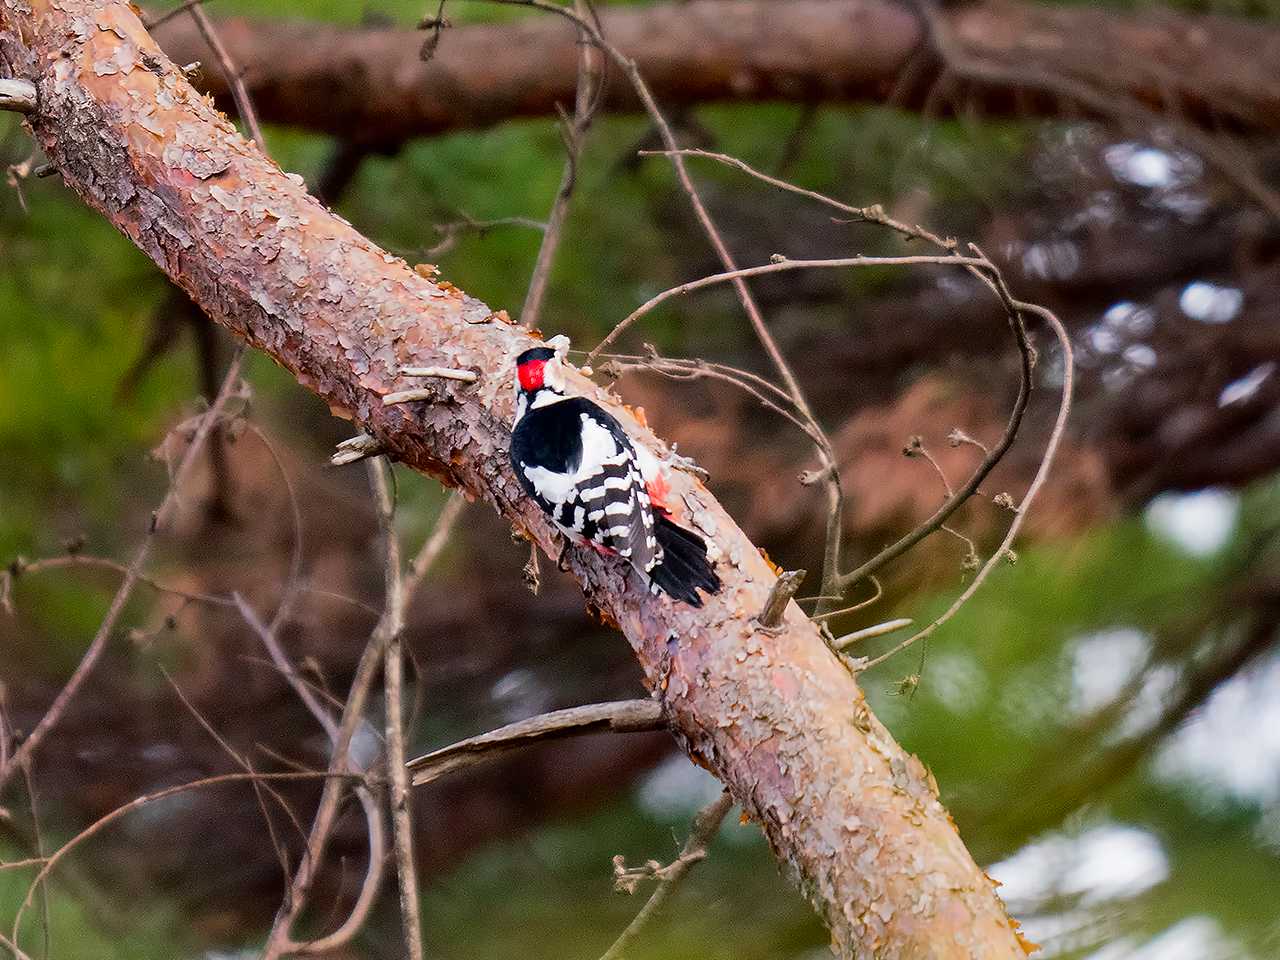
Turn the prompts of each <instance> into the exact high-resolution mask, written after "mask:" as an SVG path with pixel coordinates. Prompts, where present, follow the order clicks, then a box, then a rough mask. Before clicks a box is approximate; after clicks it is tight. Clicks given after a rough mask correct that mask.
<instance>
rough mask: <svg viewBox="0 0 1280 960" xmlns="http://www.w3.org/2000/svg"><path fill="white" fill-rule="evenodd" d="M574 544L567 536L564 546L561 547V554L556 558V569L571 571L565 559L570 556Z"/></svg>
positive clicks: (563, 571)
mask: <svg viewBox="0 0 1280 960" xmlns="http://www.w3.org/2000/svg"><path fill="white" fill-rule="evenodd" d="M572 546H573V544H572V543H570V542H569V538H568V537H565V538H564V546H563V547H561V548H560V556H559V557H557V558H556V569H557V570H559V571H560V572H561V573H568V572H569V566H568V564H567V563H565V559H566V558H567V557H568V556H569V549H570V548H571V547H572Z"/></svg>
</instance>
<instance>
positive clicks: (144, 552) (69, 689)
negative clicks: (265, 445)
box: [0, 347, 244, 792]
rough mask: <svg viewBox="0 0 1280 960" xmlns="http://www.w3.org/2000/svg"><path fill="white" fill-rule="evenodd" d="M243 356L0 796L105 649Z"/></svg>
mask: <svg viewBox="0 0 1280 960" xmlns="http://www.w3.org/2000/svg"><path fill="white" fill-rule="evenodd" d="M243 357H244V348H243V347H240V348H238V349H237V350H236V354H235V357H234V359H232V361H231V366H230V367H229V368H228V369H227V375H226V377H224V378H223V381H222V386H221V388H220V389H219V390H218V395H217V396H216V397H215V398H214V400H213V403H212V404H211V405H210V406H209V409H208V410H207V411H205V413H204V414H203V415H202V416H200V417H199V418H198V422H197V425H196V428H195V432H194V434H193V436H192V438H191V442H190V443H189V444H188V445H187V450H186V452H185V453H184V454H183V456H182V460H181V461H180V462H179V464H178V468H177V469H176V470H175V471H174V474H173V479H172V481H171V482H170V484H169V489H168V490H167V491H166V492H165V496H164V500H162V501H161V503H160V506H159V508H158V509H157V510H156V511H155V513H153V514H152V516H151V523H150V525H149V526H148V529H147V534H146V537H145V539H143V541H142V543H141V545H140V546H139V547H138V549H137V551H136V552H135V553H134V555H133V559H132V560H131V561H130V562H129V566H128V567H127V568H126V569H125V573H124V580H123V581H122V582H121V584H120V587H119V588H118V589H117V590H116V594H115V596H114V597H113V598H112V600H111V605H110V606H109V607H108V609H107V614H106V616H105V617H103V619H102V622H101V623H100V624H99V625H98V631H97V633H95V634H94V637H93V640H92V641H91V642H90V643H89V647H88V649H86V650H85V653H84V656H83V657H82V658H81V659H80V663H79V664H78V665H77V666H76V669H75V671H74V672H73V673H72V674H71V677H70V679H68V680H67V683H66V686H64V687H63V688H62V689H61V690H60V691H58V695H57V696H56V697H54V699H53V703H51V704H50V705H49V709H48V710H46V711H45V713H44V716H42V717H41V718H40V720H39V721H38V722H37V723H36V725H35V727H34V728H33V729H32V731H31V732H30V733H29V734H28V735H27V738H26V739H25V740H24V741H23V742H22V744H21V745H20V746H19V747H18V749H17V750H15V751H14V752H13V753H12V754H11V755H10V756H9V760H8V763H6V764H5V766H4V767H3V768H0V792H3V790H4V787H5V785H6V784H7V783H8V782H9V779H10V778H11V777H12V776H13V774H14V771H16V770H18V769H19V768H20V767H21V766H22V764H24V763H27V762H28V761H29V760H30V758H31V757H32V756H33V755H34V754H35V752H36V749H37V748H38V747H39V746H40V744H41V742H42V741H43V740H44V738H45V737H46V736H47V735H48V734H49V731H50V730H52V729H53V728H54V727H55V726H56V725H57V724H58V722H59V721H60V720H61V719H62V715H63V714H64V713H65V712H66V710H67V707H68V705H69V704H70V703H71V701H72V699H73V698H74V697H75V695H76V694H77V693H78V692H79V690H80V687H81V686H83V685H84V682H85V680H87V679H88V677H89V675H90V674H91V673H92V672H93V670H94V667H96V666H97V664H98V661H99V660H100V659H101V658H102V654H103V652H104V651H105V650H106V648H107V642H108V641H109V640H110V639H111V634H112V633H113V632H114V631H115V628H116V622H117V621H118V620H119V619H120V614H121V613H122V612H124V608H125V605H126V604H127V603H128V602H129V598H130V596H132V594H133V589H134V587H135V586H137V585H138V583H139V582H141V578H142V567H143V566H144V565H145V564H146V562H147V558H148V557H149V556H150V555H151V547H152V544H153V543H154V542H155V534H156V532H157V531H158V530H159V529H160V528H161V527H162V526H163V525H164V524H165V523H166V522H167V521H168V520H169V518H170V516H171V514H172V512H173V511H174V509H175V508H176V507H177V504H178V489H179V487H180V486H181V481H182V479H183V477H184V476H185V475H186V473H187V471H188V469H190V467H191V465H192V464H193V463H194V462H195V460H196V457H197V455H198V454H199V453H200V450H201V449H202V447H203V446H204V442H205V440H206V439H207V438H208V436H209V433H210V431H212V429H213V427H214V425H215V424H216V422H217V421H218V419H219V417H221V415H222V409H223V407H224V406H225V405H226V402H227V400H228V399H229V398H230V397H231V395H232V392H233V389H232V388H233V387H234V386H235V385H236V384H237V383H238V382H239V380H240V362H241V359H242V358H243Z"/></svg>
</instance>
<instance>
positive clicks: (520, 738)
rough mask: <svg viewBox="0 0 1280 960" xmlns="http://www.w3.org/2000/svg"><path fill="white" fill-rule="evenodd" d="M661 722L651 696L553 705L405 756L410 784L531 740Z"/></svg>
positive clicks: (656, 727)
mask: <svg viewBox="0 0 1280 960" xmlns="http://www.w3.org/2000/svg"><path fill="white" fill-rule="evenodd" d="M665 727H666V717H665V716H664V714H663V710H662V704H661V703H659V702H658V701H657V700H618V701H615V702H612V703H593V704H590V705H588V706H583V707H569V708H568V709H565V710H553V711H551V712H550V713H544V714H541V715H539V716H536V717H531V718H529V719H527V720H518V721H516V722H515V723H509V724H507V725H506V726H505V727H499V728H498V729H497V730H490V731H489V732H488V733H482V734H480V735H479V736H476V737H468V738H467V739H466V740H459V741H458V742H457V743H454V744H451V745H449V746H447V747H441V748H440V749H439V750H433V751H432V752H431V753H428V754H424V755H423V756H421V757H417V758H415V759H413V760H410V761H409V763H408V764H407V767H408V769H409V770H411V771H412V772H413V784H414V786H420V785H422V784H424V783H430V782H431V781H432V780H436V779H438V778H440V777H443V776H444V775H445V774H447V773H452V772H454V771H455V770H463V769H466V768H467V767H473V766H476V765H477V764H481V763H487V762H488V761H490V760H492V759H494V758H496V757H498V756H500V755H502V754H506V753H511V752H513V751H516V750H521V749H523V748H525V747H527V746H528V745H529V744H531V743H539V742H541V741H543V740H557V739H560V738H562V737H576V736H581V735H582V734H586V733H601V732H605V731H609V732H613V733H637V732H640V731H644V730H661V729H663V728H665Z"/></svg>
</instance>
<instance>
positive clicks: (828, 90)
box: [157, 0, 1280, 145]
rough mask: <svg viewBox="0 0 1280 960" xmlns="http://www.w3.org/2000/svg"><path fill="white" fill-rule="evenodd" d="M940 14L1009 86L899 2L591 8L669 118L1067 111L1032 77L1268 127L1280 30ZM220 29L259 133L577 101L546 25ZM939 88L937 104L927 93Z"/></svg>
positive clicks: (439, 127)
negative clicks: (955, 66) (766, 104)
mask: <svg viewBox="0 0 1280 960" xmlns="http://www.w3.org/2000/svg"><path fill="white" fill-rule="evenodd" d="M939 17H940V21H939V22H940V23H942V24H943V25H944V26H945V27H946V28H947V29H948V30H949V31H950V33H951V34H952V36H953V38H954V41H953V42H954V43H955V45H956V47H957V49H958V50H960V51H962V52H963V53H964V54H965V55H966V56H967V57H971V58H973V59H974V60H977V61H981V62H983V63H985V64H988V65H992V66H995V67H998V68H1000V69H1002V70H1013V71H1015V72H1016V73H1015V75H1013V76H1006V77H1003V78H1001V79H999V80H994V79H990V80H988V81H986V82H983V83H981V84H972V83H967V84H964V85H963V86H960V87H956V86H954V84H955V83H956V82H957V78H956V77H955V75H954V73H948V72H947V71H945V70H942V69H940V67H939V64H938V62H937V58H936V57H930V56H925V57H918V56H917V54H919V53H920V51H921V45H922V42H923V31H922V29H921V24H920V22H919V20H918V19H917V17H916V16H915V15H914V13H913V12H912V9H911V6H910V5H909V4H903V3H898V2H894V0H785V2H780V0H693V2H689V3H672V4H653V5H646V6H644V7H639V8H630V9H628V8H622V9H618V8H604V9H602V10H601V11H600V19H601V23H602V25H603V29H604V33H605V36H607V37H608V38H609V39H610V42H612V43H613V44H614V45H615V46H616V47H618V48H619V49H620V50H622V52H623V53H625V54H627V55H628V56H631V57H634V58H635V59H636V61H637V62H638V64H639V66H640V69H641V71H642V72H643V73H644V75H645V78H646V80H647V81H648V82H649V84H650V85H651V87H652V88H653V91H654V94H655V95H656V96H657V97H658V100H659V101H660V102H662V103H663V104H665V105H667V106H677V105H682V104H684V105H688V104H695V103H705V102H709V101H717V100H743V101H759V100H770V99H772V100H783V101H793V102H799V103H816V102H824V103H825V102H839V101H868V102H890V101H892V102H893V103H895V104H897V105H899V106H901V107H903V108H905V109H919V108H921V107H923V106H925V105H926V104H928V105H929V106H930V109H931V110H932V111H934V112H936V111H938V110H943V111H946V110H950V109H953V108H957V107H956V104H958V103H966V104H971V105H972V106H974V107H975V108H977V109H979V110H981V111H983V112H985V113H987V114H989V115H1011V114H1012V115H1026V114H1036V115H1047V116H1059V115H1064V114H1065V115H1076V114H1077V113H1078V112H1079V110H1078V109H1076V110H1066V111H1064V105H1063V104H1062V103H1061V102H1060V100H1059V99H1058V98H1057V97H1054V96H1051V95H1044V94H1040V93H1037V89H1038V88H1037V84H1036V77H1037V75H1039V74H1051V75H1055V76H1061V77H1068V78H1071V79H1073V80H1075V81H1079V82H1082V83H1085V84H1087V85H1089V86H1090V87H1092V88H1094V89H1096V90H1098V91H1100V92H1105V94H1106V96H1107V97H1109V98H1111V97H1115V98H1123V97H1125V96H1128V97H1131V98H1133V99H1134V100H1137V101H1138V102H1141V103H1142V104H1144V105H1146V106H1147V107H1149V108H1151V109H1152V110H1155V111H1157V112H1159V113H1162V114H1166V115H1168V116H1170V117H1171V118H1174V119H1176V120H1177V121H1179V122H1190V123H1193V124H1200V125H1202V126H1204V127H1206V128H1207V129H1210V130H1215V129H1219V128H1220V126H1221V125H1222V124H1223V123H1224V122H1226V123H1227V124H1228V125H1235V126H1237V127H1239V128H1240V129H1244V130H1253V131H1257V132H1268V131H1275V130H1277V129H1280V32H1278V31H1277V30H1276V28H1275V27H1274V26H1272V25H1269V24H1265V23H1258V22H1250V21H1244V20H1233V19H1231V18H1228V17H1210V16H1194V15H1188V14H1179V13H1175V12H1172V11H1167V10H1162V11H1144V12H1142V13H1138V14H1131V13H1122V12H1120V11H1116V10H1105V9H1100V8H1095V7H1082V6H1049V5H1044V4H1035V3H1025V4H1024V3H1013V2H988V3H978V4H972V3H962V4H952V5H947V6H943V7H941V8H940V9H939ZM219 31H220V33H221V35H222V37H223V39H224V41H225V42H226V44H227V47H228V48H229V49H230V51H231V54H232V56H233V57H234V59H235V60H236V62H237V63H239V64H240V65H241V66H242V67H243V69H244V79H245V82H246V83H247V84H248V86H249V89H250V92H251V93H252V95H253V98H254V103H255V104H256V106H257V107H258V109H259V111H260V112H261V113H262V115H263V118H264V119H266V120H269V121H272V122H275V123H282V124H292V125H296V126H300V127H306V128H309V129H313V130H321V131H325V132H328V133H334V134H338V135H340V136H343V137H346V138H349V139H352V140H355V141H357V142H363V143H372V144H375V145H381V144H394V143H399V142H401V141H403V140H405V139H407V138H410V137H414V136H423V135H430V134H439V133H445V132H448V131H450V130H457V129H464V128H473V127H484V126H489V125H492V124H495V123H499V122H501V121H503V120H509V119H511V118H513V117H523V116H538V115H546V114H552V113H553V112H554V110H555V105H556V104H557V103H561V104H565V103H568V104H571V103H573V97H574V86H575V83H576V79H577V60H578V51H577V45H576V34H575V30H574V27H573V26H572V25H571V24H569V23H567V22H565V21H563V20H561V19H560V18H559V17H550V16H540V17H536V18H532V19H529V20H523V21H518V22H515V23H505V24H486V25H474V26H463V27H456V28H453V29H450V30H448V31H447V32H446V33H445V35H444V37H443V39H442V41H441V43H440V45H439V47H438V49H437V50H436V53H435V55H434V57H433V58H432V59H431V61H430V62H428V63H422V62H421V61H420V60H419V58H418V50H419V48H420V47H421V46H422V37H423V35H422V33H420V32H415V31H411V30H403V29H396V28H376V29H375V28H359V29H353V28H350V27H337V26H333V25H329V24H314V23H302V22H297V21H293V22H290V21H268V20H244V19H230V20H224V21H222V22H221V24H220V26H219ZM157 36H158V38H159V39H160V41H161V43H162V45H163V47H164V49H165V50H166V52H168V53H169V54H170V55H171V56H172V57H173V59H174V60H175V61H176V62H177V63H186V62H188V61H191V60H202V59H206V60H207V59H208V53H207V47H206V46H205V43H204V40H203V38H202V37H201V36H200V34H199V32H198V31H197V29H196V27H195V26H194V25H193V24H192V23H191V22H190V18H188V17H177V18H174V19H172V20H170V21H169V22H167V23H166V24H164V26H163V27H161V28H159V29H158V30H157ZM203 73H204V76H203V78H202V80H201V83H202V84H203V85H204V86H205V88H206V89H207V90H209V91H210V92H212V93H214V94H215V95H216V96H217V97H218V98H219V102H220V103H223V105H224V106H229V105H230V102H231V100H230V91H229V89H228V88H227V84H226V80H225V78H224V77H222V76H221V74H220V73H219V72H218V71H217V70H213V69H210V70H205V71H204V72H203ZM903 80H908V81H909V82H906V83H903V82H902V81H903ZM939 84H941V85H943V86H944V87H945V88H946V89H947V91H948V95H947V96H942V97H931V96H930V92H931V91H933V90H935V88H937V87H938V86H939ZM960 91H963V96H953V95H954V94H956V93H958V92H960ZM605 93H606V97H605V102H604V106H605V107H606V108H607V109H611V110H636V109H638V104H637V103H636V101H635V98H634V95H633V93H632V91H631V89H630V87H629V86H628V85H627V84H626V83H613V84H610V85H609V86H608V88H607V90H606V91H605Z"/></svg>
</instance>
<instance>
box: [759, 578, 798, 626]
mask: <svg viewBox="0 0 1280 960" xmlns="http://www.w3.org/2000/svg"><path fill="white" fill-rule="evenodd" d="M808 572H809V571H807V570H788V571H787V572H786V573H784V574H782V576H780V577H778V582H777V583H775V584H774V585H773V589H772V590H771V591H770V592H769V599H768V600H766V601H765V604H764V609H763V610H761V611H760V616H758V617H756V621H757V622H758V623H759V624H760V626H762V627H764V628H765V629H766V630H776V629H778V627H780V626H781V625H782V614H783V613H784V612H785V611H786V609H787V604H788V603H790V602H791V598H792V597H794V596H795V595H796V593H797V592H799V590H800V585H801V584H802V583H804V578H805V575H806V574H807V573H808Z"/></svg>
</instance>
